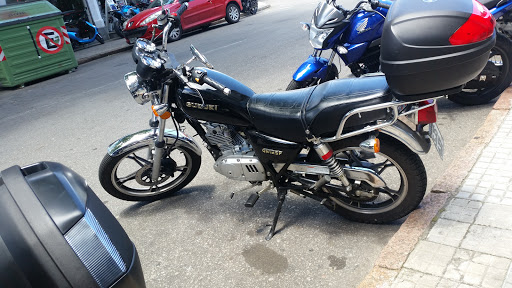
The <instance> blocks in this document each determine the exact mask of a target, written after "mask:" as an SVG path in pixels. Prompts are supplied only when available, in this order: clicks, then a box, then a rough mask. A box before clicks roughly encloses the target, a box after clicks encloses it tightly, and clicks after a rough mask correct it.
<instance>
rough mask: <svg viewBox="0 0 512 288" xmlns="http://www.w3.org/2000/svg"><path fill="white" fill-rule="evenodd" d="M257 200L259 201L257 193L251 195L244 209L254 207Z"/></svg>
mask: <svg viewBox="0 0 512 288" xmlns="http://www.w3.org/2000/svg"><path fill="white" fill-rule="evenodd" d="M258 199H260V195H259V194H258V193H254V194H252V195H251V197H249V199H247V201H246V202H245V207H254V204H256V201H258Z"/></svg>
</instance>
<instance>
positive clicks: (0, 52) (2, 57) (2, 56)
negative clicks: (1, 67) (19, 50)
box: [0, 46, 7, 62]
mask: <svg viewBox="0 0 512 288" xmlns="http://www.w3.org/2000/svg"><path fill="white" fill-rule="evenodd" d="M5 60H7V58H5V54H4V50H2V46H0V62H2V61H5Z"/></svg>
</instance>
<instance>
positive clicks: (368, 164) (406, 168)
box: [322, 134, 427, 224]
mask: <svg viewBox="0 0 512 288" xmlns="http://www.w3.org/2000/svg"><path fill="white" fill-rule="evenodd" d="M379 138H380V140H381V150H380V153H368V152H364V151H362V150H361V148H359V144H360V143H361V142H362V141H364V140H366V139H367V138H366V137H363V136H359V137H352V138H349V139H345V140H342V141H338V142H335V143H333V144H331V145H332V148H333V150H334V154H335V155H336V158H337V159H338V161H341V163H342V164H343V165H350V166H352V167H363V168H368V169H372V170H374V171H375V172H377V174H379V175H380V176H381V177H382V179H383V180H384V182H385V183H386V184H387V186H386V187H385V188H372V187H371V186H369V185H368V184H366V183H364V182H362V183H361V184H360V185H359V186H358V185H355V186H354V189H360V191H364V192H365V193H366V194H365V195H362V196H355V195H349V193H346V192H342V191H341V190H337V189H335V188H331V187H327V186H324V187H323V188H322V189H323V191H324V192H326V193H327V194H328V195H330V196H329V201H327V202H326V203H324V205H325V206H326V207H327V208H328V209H330V210H332V211H334V212H335V213H337V214H339V215H341V216H343V217H344V218H346V219H349V220H351V221H356V222H362V223H371V224H379V223H387V222H391V221H395V220H398V219H400V218H402V217H404V216H406V215H408V214H409V213H411V212H412V211H413V210H414V209H415V208H416V207H417V206H418V205H419V204H420V202H421V200H422V199H423V196H424V195H425V190H426V187H427V173H426V171H425V166H424V165H423V162H422V161H421V159H420V157H419V156H418V155H417V154H416V153H414V152H412V151H411V150H410V149H409V148H407V147H406V146H405V145H404V144H402V143H401V142H400V141H398V140H396V139H393V138H391V137H388V136H385V135H382V134H381V136H379ZM331 184H334V185H336V182H334V181H331ZM340 185H341V183H340Z"/></svg>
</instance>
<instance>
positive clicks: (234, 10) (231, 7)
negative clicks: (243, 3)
mask: <svg viewBox="0 0 512 288" xmlns="http://www.w3.org/2000/svg"><path fill="white" fill-rule="evenodd" d="M226 21H227V22H228V23H229V24H234V23H236V22H238V21H240V8H239V7H238V5H236V4H235V3H229V4H228V6H227V7H226Z"/></svg>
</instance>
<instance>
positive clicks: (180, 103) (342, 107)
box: [99, 0, 496, 239]
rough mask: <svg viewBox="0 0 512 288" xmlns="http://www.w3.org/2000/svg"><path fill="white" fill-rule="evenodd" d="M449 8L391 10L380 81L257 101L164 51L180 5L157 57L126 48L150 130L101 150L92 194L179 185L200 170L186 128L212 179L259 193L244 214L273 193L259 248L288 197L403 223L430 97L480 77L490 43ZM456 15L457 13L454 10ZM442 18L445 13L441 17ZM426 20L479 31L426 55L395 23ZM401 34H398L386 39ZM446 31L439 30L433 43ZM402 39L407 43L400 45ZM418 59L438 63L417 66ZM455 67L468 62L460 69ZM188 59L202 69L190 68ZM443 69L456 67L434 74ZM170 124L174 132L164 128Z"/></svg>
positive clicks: (129, 194) (418, 182)
mask: <svg viewBox="0 0 512 288" xmlns="http://www.w3.org/2000/svg"><path fill="white" fill-rule="evenodd" d="M400 1H402V3H406V4H404V6H403V8H397V7H398V6H397V5H396V3H399V2H400ZM407 1H409V2H411V1H412V2H415V3H413V4H415V5H429V6H428V7H425V8H423V9H424V12H423V13H424V15H423V16H424V17H418V13H417V12H416V10H417V9H416V8H414V12H410V11H411V10H409V9H408V5H407ZM453 1H456V2H457V3H455V4H454V5H455V6H450V7H451V8H450V7H448V8H446V7H445V6H443V5H444V4H443V3H444V2H443V3H441V2H442V1H437V2H436V1H433V2H428V3H427V2H423V1H422V0H397V2H395V6H394V8H393V9H395V10H394V11H393V9H391V14H392V16H391V18H390V17H388V21H389V22H388V24H387V26H385V27H384V34H385V35H386V34H387V36H386V37H383V43H382V45H383V47H384V48H389V49H387V50H386V49H383V70H385V72H386V71H387V72H386V77H384V76H372V77H361V78H353V79H341V80H333V81H329V82H326V83H323V84H320V85H318V86H316V87H309V88H304V89H299V90H294V91H285V92H272V93H265V94H255V93H254V92H253V91H252V90H251V89H250V88H248V87H247V86H245V85H243V84H242V83H240V82H238V81H236V80H234V79H233V78H231V77H229V76H227V75H225V74H222V73H220V72H218V71H215V70H213V66H212V65H211V64H210V63H209V62H208V61H207V59H206V57H204V55H202V54H201V53H199V51H197V50H196V49H195V48H194V47H193V46H191V47H190V49H191V52H192V55H193V57H192V59H190V60H189V61H188V62H186V63H185V64H179V63H177V61H176V60H175V59H174V56H173V55H172V54H170V53H167V41H166V40H167V39H166V38H165V37H167V35H168V34H169V33H168V32H169V31H170V30H171V29H172V28H173V27H176V26H177V25H179V24H180V23H179V21H180V20H179V15H181V14H182V13H183V12H184V11H185V10H186V9H187V7H188V3H186V2H187V1H186V0H185V1H182V2H184V3H183V5H182V6H181V7H180V9H179V10H178V13H177V14H178V16H168V14H167V13H166V11H163V12H162V14H161V15H160V16H159V17H158V23H159V25H160V26H161V27H162V28H164V27H163V26H165V28H164V32H163V35H164V40H163V47H162V49H161V50H159V49H157V48H156V46H155V44H154V43H152V42H150V41H148V40H145V39H139V40H137V41H136V44H135V46H134V48H133V50H132V56H133V59H134V61H135V62H136V63H137V69H136V71H134V72H131V73H128V74H126V75H125V77H124V80H125V83H126V85H127V88H128V89H129V91H130V93H131V95H132V97H133V98H134V100H135V101H136V102H137V103H138V104H145V103H148V102H151V103H152V106H151V107H152V111H153V115H152V120H151V121H150V128H149V129H147V130H143V131H139V132H136V133H134V134H131V135H127V136H124V137H122V138H120V139H119V140H117V141H115V142H114V143H113V144H111V145H110V146H109V148H108V153H107V155H105V157H104V159H103V161H102V163H101V165H100V168H99V178H100V182H101V185H102V186H103V188H104V189H105V190H106V191H107V192H108V193H110V194H111V195H113V196H115V197H117V198H120V199H124V200H130V201H152V200H157V199H161V198H164V197H167V196H169V195H171V194H172V193H175V192H177V191H179V190H180V189H181V188H183V187H185V186H186V185H187V184H188V183H190V181H192V179H193V178H194V177H195V176H196V174H197V173H198V171H199V166H200V165H201V147H200V146H199V145H198V144H197V143H196V142H195V141H194V140H193V139H192V138H191V137H189V136H187V135H186V134H185V133H184V132H183V130H184V129H185V127H186V126H185V123H187V124H188V125H187V127H191V128H192V129H193V130H194V132H193V133H194V134H195V133H197V135H198V136H199V137H200V138H201V139H202V141H204V142H205V143H206V148H207V149H208V151H209V152H210V154H211V155H212V156H213V157H214V159H215V164H214V167H213V168H214V169H215V171H217V172H218V173H220V174H222V175H224V176H226V177H228V178H230V179H233V180H239V181H247V182H250V183H252V184H253V185H262V189H261V190H260V191H259V192H257V193H255V194H252V195H251V196H250V197H249V198H248V200H247V202H246V203H245V206H247V207H253V206H254V205H255V203H256V201H257V200H258V198H259V195H260V194H261V193H263V192H265V191H268V190H270V189H273V188H275V189H276V190H277V199H278V205H277V208H276V213H275V216H274V220H273V224H272V227H271V229H270V232H269V234H268V236H267V239H270V238H271V237H272V236H273V235H274V232H275V228H276V223H277V220H278V217H279V214H280V212H281V207H282V205H283V203H284V201H285V198H286V195H287V194H288V192H291V193H294V194H297V195H299V196H301V197H309V198H312V199H314V200H317V201H319V202H320V203H321V204H322V205H324V206H325V207H327V208H328V209H330V210H332V211H334V212H336V213H338V214H340V215H342V216H343V217H346V218H348V219H350V220H354V221H359V222H365V223H384V222H390V221H394V220H397V219H400V218H402V217H404V216H406V215H408V214H409V213H410V212H411V211H412V210H414V209H415V208H416V207H417V206H418V204H419V203H420V202H421V200H422V199H423V196H424V194H425V190H426V185H427V174H426V172H425V167H424V165H423V163H422V161H421V159H420V157H419V156H418V154H425V153H428V151H429V150H430V148H431V145H432V144H433V145H434V146H435V147H436V149H437V150H438V152H439V153H440V155H441V156H442V155H443V147H444V144H443V140H442V136H441V133H440V131H439V128H438V127H437V125H436V120H437V118H436V115H437V109H436V99H437V98H439V97H443V96H444V95H447V94H450V93H456V92H458V91H460V89H461V88H462V85H463V84H464V83H465V82H467V81H468V80H469V79H472V78H473V77H474V76H475V75H476V74H478V73H479V72H480V71H481V70H482V69H483V67H484V66H485V63H486V62H487V59H488V57H489V52H490V50H491V48H492V47H493V46H494V42H495V39H496V36H495V33H494V23H493V22H492V21H490V20H489V19H488V18H485V17H484V16H482V15H475V14H473V15H475V16H474V17H470V16H473V15H472V12H473V11H474V9H473V7H472V6H471V5H472V3H473V1H471V0H453ZM468 1H469V4H468ZM475 2H476V1H475ZM423 3H427V4H423ZM439 6H440V7H439ZM453 7H461V8H457V9H460V10H462V11H452V9H454V8H453ZM443 9H444V10H449V11H443ZM439 11H442V12H446V13H443V14H442V15H441V16H439V14H436V13H440V12H439ZM455 12H457V13H455ZM484 12H485V11H484ZM487 12H488V11H487ZM393 13H394V14H393ZM393 15H394V16H393ZM431 15H433V16H438V17H437V18H434V19H433V21H436V22H435V23H439V21H440V19H444V18H446V19H444V22H455V25H453V26H454V27H455V28H457V27H458V26H457V25H462V24H463V23H460V19H461V17H458V18H453V17H452V16H451V15H459V16H460V15H466V16H467V18H469V19H468V20H467V21H468V22H471V21H481V23H480V24H482V23H484V24H485V25H482V27H484V29H483V30H482V31H479V32H480V33H481V35H480V38H479V39H476V40H475V39H470V40H467V39H466V40H465V38H464V35H462V36H461V37H462V39H461V42H465V43H466V44H464V45H448V46H446V47H444V46H443V47H437V48H436V49H437V50H429V51H428V55H425V54H424V52H422V51H424V49H422V48H423V47H422V45H430V44H429V43H425V42H424V41H423V38H421V37H414V36H416V35H418V33H417V32H418V31H417V30H415V31H414V32H413V34H408V33H410V32H407V30H402V29H400V28H402V27H403V26H402V27H401V26H400V25H401V23H402V22H401V20H402V19H404V18H407V17H409V16H410V17H411V18H410V19H411V21H413V22H414V21H417V20H415V19H421V20H422V21H425V19H426V18H429V17H431ZM419 16H422V15H419ZM443 17H444V18H443ZM475 19H476V20H475ZM408 24H410V23H408ZM412 24H414V23H412ZM442 24H443V25H446V23H442ZM470 24H472V23H470ZM487 24H490V25H487ZM391 28H393V29H391ZM395 28H396V29H395ZM425 29H426V28H425ZM404 31H405V33H406V34H405V35H402V34H400V35H396V34H395V33H401V32H404ZM453 33H454V30H450V29H443V30H442V31H441V32H439V35H438V36H437V37H438V38H447V37H449V36H450V35H452V34H453ZM404 36H410V37H409V38H406V37H404ZM399 37H400V39H406V40H408V41H409V42H407V41H406V42H405V43H402V44H400V43H398V44H397V43H396V39H399ZM386 39H387V40H386ZM471 41H474V42H471ZM413 44H414V45H413ZM388 45H391V46H388ZM436 45H437V44H436ZM414 49H419V50H418V51H416V50H414ZM388 51H390V53H388ZM397 51H398V52H401V53H396V52H397ZM412 54H415V55H416V56H414V57H413V56H412ZM436 54H438V55H437V56H436ZM401 55H402V56H403V55H408V57H409V58H410V59H409V61H407V63H406V66H401V65H402V62H403V61H402V60H400V57H402V56H401ZM425 56H429V57H434V56H435V57H434V59H435V60H432V61H433V62H429V63H425V61H424V58H425ZM396 57H398V59H397V58H396ZM450 57H459V58H450ZM460 57H462V58H464V59H465V60H466V61H457V60H460V59H461V58H460ZM195 60H198V61H200V62H202V63H203V64H204V65H205V66H207V67H208V68H204V67H192V66H190V64H191V63H192V61H195ZM447 61H448V62H449V63H453V62H458V63H461V64H460V65H455V66H453V65H450V66H443V65H444V64H445V63H446V62H447ZM415 62H418V63H420V64H418V63H415ZM454 69H455V70H454ZM454 71H459V72H458V73H454ZM388 83H389V85H388ZM168 122H172V123H173V124H174V126H175V127H176V130H170V129H166V124H167V123H168Z"/></svg>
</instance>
